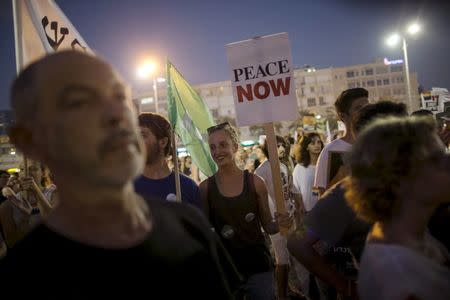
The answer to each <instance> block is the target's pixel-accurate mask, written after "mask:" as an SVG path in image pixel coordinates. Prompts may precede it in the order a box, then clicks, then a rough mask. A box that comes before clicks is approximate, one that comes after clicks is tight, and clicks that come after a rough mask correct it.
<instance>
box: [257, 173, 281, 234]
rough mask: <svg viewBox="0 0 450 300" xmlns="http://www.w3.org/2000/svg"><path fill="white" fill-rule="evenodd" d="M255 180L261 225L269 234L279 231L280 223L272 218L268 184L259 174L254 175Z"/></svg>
mask: <svg viewBox="0 0 450 300" xmlns="http://www.w3.org/2000/svg"><path fill="white" fill-rule="evenodd" d="M254 182H255V190H256V198H257V201H258V209H259V211H258V213H259V217H260V219H261V223H262V224H261V225H262V227H263V228H264V231H265V232H267V233H268V234H275V233H278V231H279V228H278V223H277V222H274V220H273V219H272V214H271V213H270V208H269V197H268V195H267V188H266V184H265V183H264V180H262V179H261V177H259V176H258V175H254Z"/></svg>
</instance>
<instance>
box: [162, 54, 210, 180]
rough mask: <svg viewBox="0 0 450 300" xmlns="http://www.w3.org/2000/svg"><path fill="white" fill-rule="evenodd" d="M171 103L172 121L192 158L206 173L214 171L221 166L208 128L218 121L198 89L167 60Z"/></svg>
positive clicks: (169, 99)
mask: <svg viewBox="0 0 450 300" xmlns="http://www.w3.org/2000/svg"><path fill="white" fill-rule="evenodd" d="M167 104H168V116H169V121H170V123H171V124H172V127H173V128H174V130H175V132H176V134H177V135H178V136H179V137H180V139H181V141H182V142H183V144H184V145H185V147H186V149H187V151H188V152H189V153H190V155H191V157H192V161H193V162H194V163H195V164H196V165H197V166H198V168H199V169H200V171H201V172H202V173H203V174H205V175H206V176H208V177H209V176H212V175H214V173H216V172H217V166H216V164H215V163H214V161H213V159H212V157H211V154H210V152H209V147H208V144H207V143H206V142H205V140H206V136H207V129H208V128H209V127H211V126H213V125H215V123H214V119H213V117H212V115H211V112H210V111H209V109H208V107H207V106H206V105H205V103H204V102H203V100H202V99H201V98H200V96H199V95H198V94H197V92H196V91H195V90H194V89H193V88H192V87H191V86H190V85H189V83H188V82H187V81H186V80H185V79H184V78H183V76H182V75H181V74H180V72H178V70H177V69H176V68H175V67H174V66H173V65H172V63H170V61H167Z"/></svg>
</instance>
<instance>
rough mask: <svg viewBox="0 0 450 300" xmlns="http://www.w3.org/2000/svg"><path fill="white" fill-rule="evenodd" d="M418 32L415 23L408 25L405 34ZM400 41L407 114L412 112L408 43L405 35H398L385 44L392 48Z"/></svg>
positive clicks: (393, 35) (417, 25)
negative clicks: (403, 65) (407, 107)
mask: <svg viewBox="0 0 450 300" xmlns="http://www.w3.org/2000/svg"><path fill="white" fill-rule="evenodd" d="M419 31H420V26H419V24H417V23H413V24H410V25H409V26H408V28H407V33H408V34H409V35H411V36H414V35H416V34H417V33H418V32H419ZM400 40H402V50H403V61H404V63H405V79H406V93H407V95H408V106H409V112H412V109H413V108H412V105H413V100H412V95H411V81H410V79H409V63H408V43H407V42H406V38H405V35H404V34H402V35H399V34H398V33H394V34H392V35H391V36H390V37H389V38H388V39H387V40H386V43H387V44H388V45H389V46H391V47H393V46H395V45H397V44H398V42H399V41H400Z"/></svg>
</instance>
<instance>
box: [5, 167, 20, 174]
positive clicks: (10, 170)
mask: <svg viewBox="0 0 450 300" xmlns="http://www.w3.org/2000/svg"><path fill="white" fill-rule="evenodd" d="M6 172H8V173H19V172H20V169H19V168H10V169H8V170H6Z"/></svg>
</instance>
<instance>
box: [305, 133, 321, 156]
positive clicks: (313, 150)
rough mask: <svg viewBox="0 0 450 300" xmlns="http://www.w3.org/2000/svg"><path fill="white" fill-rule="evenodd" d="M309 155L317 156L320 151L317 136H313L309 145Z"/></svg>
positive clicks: (319, 142)
mask: <svg viewBox="0 0 450 300" xmlns="http://www.w3.org/2000/svg"><path fill="white" fill-rule="evenodd" d="M307 149H308V152H309V154H314V155H318V154H320V151H322V142H321V141H320V139H319V137H318V136H314V137H313V138H312V141H311V143H309V145H308V147H307Z"/></svg>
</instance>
